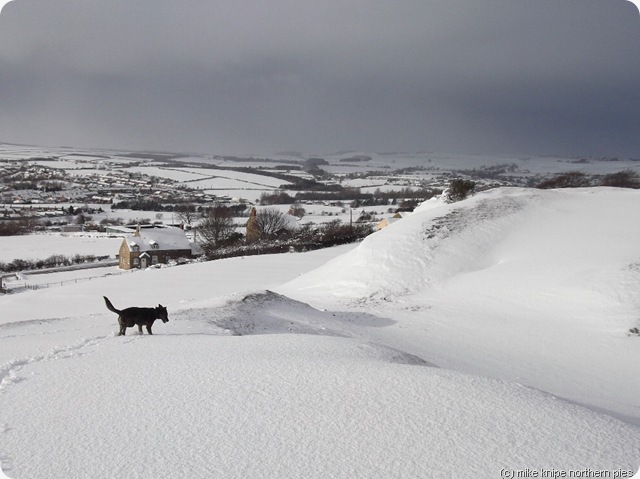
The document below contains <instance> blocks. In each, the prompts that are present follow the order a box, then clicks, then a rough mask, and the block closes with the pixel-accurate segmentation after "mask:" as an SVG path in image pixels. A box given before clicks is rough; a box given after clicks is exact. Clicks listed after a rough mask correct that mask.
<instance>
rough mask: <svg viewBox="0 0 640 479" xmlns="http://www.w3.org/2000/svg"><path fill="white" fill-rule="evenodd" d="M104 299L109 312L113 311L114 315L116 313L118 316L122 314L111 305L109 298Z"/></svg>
mask: <svg viewBox="0 0 640 479" xmlns="http://www.w3.org/2000/svg"><path fill="white" fill-rule="evenodd" d="M103 298H104V304H106V305H107V309H108V310H109V311H113V312H114V313H116V314H120V310H119V309H116V308H115V307H114V306H113V304H111V301H109V298H107V297H106V296H103Z"/></svg>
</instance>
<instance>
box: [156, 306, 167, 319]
mask: <svg viewBox="0 0 640 479" xmlns="http://www.w3.org/2000/svg"><path fill="white" fill-rule="evenodd" d="M156 316H157V317H158V319H161V320H162V322H163V323H166V322H167V321H169V313H167V308H165V307H164V306H162V305H161V304H159V305H158V307H157V308H156Z"/></svg>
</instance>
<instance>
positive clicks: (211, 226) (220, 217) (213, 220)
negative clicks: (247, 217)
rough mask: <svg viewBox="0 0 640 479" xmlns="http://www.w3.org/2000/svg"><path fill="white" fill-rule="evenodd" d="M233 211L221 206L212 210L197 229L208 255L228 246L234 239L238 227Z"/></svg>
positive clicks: (216, 206) (200, 241) (201, 243)
mask: <svg viewBox="0 0 640 479" xmlns="http://www.w3.org/2000/svg"><path fill="white" fill-rule="evenodd" d="M232 213H233V212H232V210H231V209H229V208H227V207H225V206H221V205H215V206H214V207H213V208H211V209H210V210H209V212H208V214H207V216H206V218H205V219H204V220H203V221H202V222H201V223H200V225H199V226H198V228H197V235H198V238H199V243H200V246H202V249H203V250H204V252H205V253H206V254H209V253H210V252H211V251H214V250H215V249H217V248H220V247H222V246H226V245H227V244H228V243H229V241H230V240H231V239H232V238H233V237H234V234H235V231H236V225H235V224H234V222H233V216H232Z"/></svg>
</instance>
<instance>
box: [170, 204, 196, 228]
mask: <svg viewBox="0 0 640 479" xmlns="http://www.w3.org/2000/svg"><path fill="white" fill-rule="evenodd" d="M174 211H175V212H176V214H177V215H178V218H180V221H182V222H183V223H184V224H186V225H189V226H191V222H192V221H193V220H194V219H196V217H197V213H196V207H195V206H194V205H192V204H190V203H185V204H181V205H176V207H175V208H174Z"/></svg>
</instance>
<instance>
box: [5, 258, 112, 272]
mask: <svg viewBox="0 0 640 479" xmlns="http://www.w3.org/2000/svg"><path fill="white" fill-rule="evenodd" d="M108 258H109V256H95V255H92V254H90V255H79V254H76V255H74V256H64V255H61V254H54V255H51V256H49V257H48V258H46V259H14V260H13V261H10V262H8V263H5V262H3V261H0V271H1V272H4V273H15V272H18V271H27V270H38V269H47V268H59V267H61V266H72V265H77V264H84V263H94V262H96V261H102V260H105V259H108Z"/></svg>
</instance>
